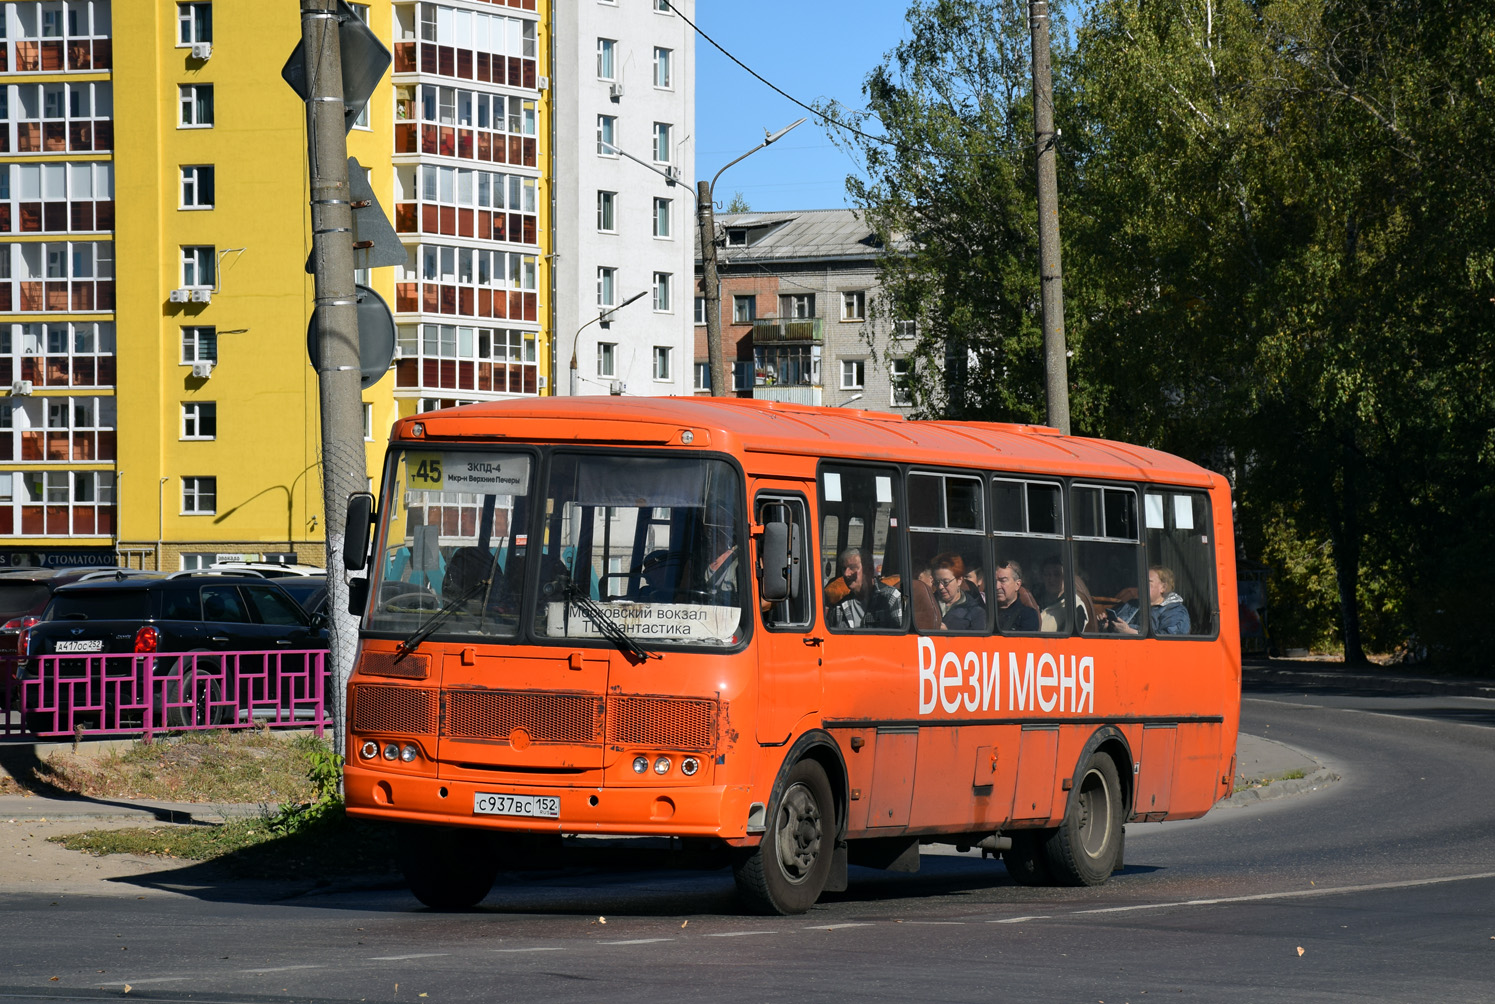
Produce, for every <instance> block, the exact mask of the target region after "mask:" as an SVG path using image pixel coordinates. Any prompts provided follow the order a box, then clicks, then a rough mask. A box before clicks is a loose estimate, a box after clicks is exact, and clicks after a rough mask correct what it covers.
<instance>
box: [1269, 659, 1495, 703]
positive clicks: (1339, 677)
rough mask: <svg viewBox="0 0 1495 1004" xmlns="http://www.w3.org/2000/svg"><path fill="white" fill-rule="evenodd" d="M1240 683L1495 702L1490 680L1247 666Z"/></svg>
mask: <svg viewBox="0 0 1495 1004" xmlns="http://www.w3.org/2000/svg"><path fill="white" fill-rule="evenodd" d="M1241 682H1242V683H1243V684H1255V685H1267V686H1288V687H1330V688H1336V689H1343V690H1353V691H1356V692H1358V693H1376V692H1379V693H1394V694H1438V695H1444V696H1449V697H1483V698H1487V699H1491V700H1495V681H1491V680H1474V679H1455V678H1448V677H1436V676H1396V675H1390V674H1382V673H1371V672H1363V671H1359V670H1345V669H1307V668H1302V667H1293V668H1282V667H1279V666H1276V665H1273V666H1263V665H1252V664H1250V663H1246V664H1245V665H1243V666H1242V667H1241Z"/></svg>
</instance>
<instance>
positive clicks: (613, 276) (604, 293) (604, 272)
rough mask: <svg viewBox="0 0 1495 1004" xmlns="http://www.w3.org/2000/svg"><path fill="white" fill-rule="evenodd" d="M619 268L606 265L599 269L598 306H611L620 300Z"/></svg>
mask: <svg viewBox="0 0 1495 1004" xmlns="http://www.w3.org/2000/svg"><path fill="white" fill-rule="evenodd" d="M617 296H618V270H617V269H615V268H608V267H607V266H606V265H604V266H602V267H601V268H599V269H597V306H599V307H611V306H612V305H613V304H615V303H617V302H618V299H617Z"/></svg>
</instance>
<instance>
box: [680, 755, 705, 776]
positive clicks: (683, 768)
mask: <svg viewBox="0 0 1495 1004" xmlns="http://www.w3.org/2000/svg"><path fill="white" fill-rule="evenodd" d="M700 769H701V761H699V760H697V759H696V758H695V757H693V756H688V757H686V758H685V759H684V760H681V761H680V773H682V774H684V775H685V776H686V777H695V776H696V771H698V770H700Z"/></svg>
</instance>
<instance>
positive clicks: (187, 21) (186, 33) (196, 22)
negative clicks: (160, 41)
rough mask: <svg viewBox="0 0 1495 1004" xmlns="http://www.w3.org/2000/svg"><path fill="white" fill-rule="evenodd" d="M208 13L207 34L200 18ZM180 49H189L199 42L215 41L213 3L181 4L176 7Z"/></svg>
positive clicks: (177, 44) (177, 42)
mask: <svg viewBox="0 0 1495 1004" xmlns="http://www.w3.org/2000/svg"><path fill="white" fill-rule="evenodd" d="M204 11H206V12H207V15H208V16H207V32H206V34H204V33H203V31H202V28H203V21H202V20H201V19H200V18H199V17H198V15H199V14H201V13H202V12H204ZM176 20H177V34H176V46H177V48H178V49H185V48H189V47H191V46H192V45H194V44H195V43H197V42H211V41H212V40H213V5H212V4H211V3H179V4H177V5H176Z"/></svg>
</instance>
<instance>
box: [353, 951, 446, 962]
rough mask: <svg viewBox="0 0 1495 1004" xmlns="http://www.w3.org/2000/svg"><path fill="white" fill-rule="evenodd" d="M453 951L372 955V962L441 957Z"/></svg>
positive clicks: (370, 957)
mask: <svg viewBox="0 0 1495 1004" xmlns="http://www.w3.org/2000/svg"><path fill="white" fill-rule="evenodd" d="M450 954H452V953H451V952H421V953H419V954H417V955H371V956H369V961H370V962H404V961H405V960H406V959H439V958H441V957H442V956H446V955H450Z"/></svg>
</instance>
